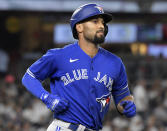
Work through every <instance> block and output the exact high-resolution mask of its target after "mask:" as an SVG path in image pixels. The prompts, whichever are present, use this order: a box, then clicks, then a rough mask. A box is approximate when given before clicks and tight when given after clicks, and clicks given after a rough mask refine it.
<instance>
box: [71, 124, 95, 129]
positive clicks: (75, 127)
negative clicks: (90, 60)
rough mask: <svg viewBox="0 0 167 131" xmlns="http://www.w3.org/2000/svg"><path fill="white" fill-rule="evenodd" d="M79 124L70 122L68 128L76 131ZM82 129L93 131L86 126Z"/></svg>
mask: <svg viewBox="0 0 167 131" xmlns="http://www.w3.org/2000/svg"><path fill="white" fill-rule="evenodd" d="M79 126H80V125H77V124H73V123H70V125H69V127H68V129H70V130H72V131H77V129H78V128H79ZM83 131H93V130H91V129H88V128H85V129H83Z"/></svg>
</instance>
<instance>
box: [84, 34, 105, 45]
mask: <svg viewBox="0 0 167 131" xmlns="http://www.w3.org/2000/svg"><path fill="white" fill-rule="evenodd" d="M97 33H98V32H97ZM97 33H96V34H95V35H94V37H93V38H90V37H89V36H88V37H85V38H86V39H87V40H88V41H90V42H92V43H94V44H95V45H98V44H102V43H103V42H104V41H105V36H104V35H100V36H97Z"/></svg>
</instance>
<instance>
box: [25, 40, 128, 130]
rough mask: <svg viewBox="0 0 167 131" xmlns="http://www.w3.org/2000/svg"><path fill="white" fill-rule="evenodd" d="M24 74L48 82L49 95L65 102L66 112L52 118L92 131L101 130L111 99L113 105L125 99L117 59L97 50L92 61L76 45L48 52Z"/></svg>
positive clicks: (123, 77)
mask: <svg viewBox="0 0 167 131" xmlns="http://www.w3.org/2000/svg"><path fill="white" fill-rule="evenodd" d="M28 71H29V72H30V73H29V74H31V75H32V76H34V77H35V78H37V79H38V80H40V81H43V80H45V79H46V78H50V90H51V93H52V94H54V95H58V96H60V97H63V98H65V99H66V100H67V101H69V108H68V109H67V110H66V111H65V112H63V113H59V114H56V113H54V118H57V119H61V120H64V121H67V122H71V123H76V124H82V125H84V126H86V127H87V128H91V129H95V130H99V129H101V128H102V121H103V118H104V115H105V114H106V113H107V111H108V108H109V104H110V102H111V101H110V97H111V95H112V96H113V98H114V100H115V103H116V104H118V102H119V100H120V98H123V97H125V96H126V95H129V88H128V84H127V76H126V72H125V67H124V65H123V63H122V61H121V59H120V58H119V57H117V56H116V55H114V54H112V53H110V52H108V51H106V50H105V49H103V48H101V47H99V50H98V53H97V54H96V56H94V57H93V58H91V57H90V56H88V55H87V54H86V53H85V52H84V51H83V50H82V49H81V48H80V46H79V44H78V42H76V43H74V44H70V45H68V46H65V47H64V48H61V49H51V50H48V52H47V53H46V54H45V55H43V56H42V57H41V58H40V59H39V60H37V61H36V62H35V63H34V64H32V65H31V66H30V67H29V69H28ZM34 88H35V87H34Z"/></svg>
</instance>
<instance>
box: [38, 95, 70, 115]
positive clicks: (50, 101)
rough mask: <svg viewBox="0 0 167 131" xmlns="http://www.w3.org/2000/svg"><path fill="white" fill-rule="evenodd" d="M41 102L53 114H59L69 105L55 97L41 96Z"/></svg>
mask: <svg viewBox="0 0 167 131" xmlns="http://www.w3.org/2000/svg"><path fill="white" fill-rule="evenodd" d="M41 100H42V101H43V102H44V103H45V104H46V106H47V107H48V108H49V109H50V110H51V111H53V112H55V113H60V112H63V111H65V110H67V108H68V106H69V103H68V101H67V100H65V99H63V98H60V97H59V96H57V95H52V94H43V95H42V96H41Z"/></svg>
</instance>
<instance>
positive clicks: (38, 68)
mask: <svg viewBox="0 0 167 131" xmlns="http://www.w3.org/2000/svg"><path fill="white" fill-rule="evenodd" d="M55 62H56V61H55V52H54V51H53V50H48V52H47V53H46V54H45V55H43V56H42V57H41V58H40V59H38V60H37V61H36V62H35V63H33V64H32V65H31V66H30V67H29V68H28V69H27V73H28V74H29V75H31V76H32V77H35V78H37V79H39V80H41V81H43V80H44V79H46V78H48V77H49V76H50V75H51V74H52V73H53V71H55V70H56V67H55V64H54V63H55Z"/></svg>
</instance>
